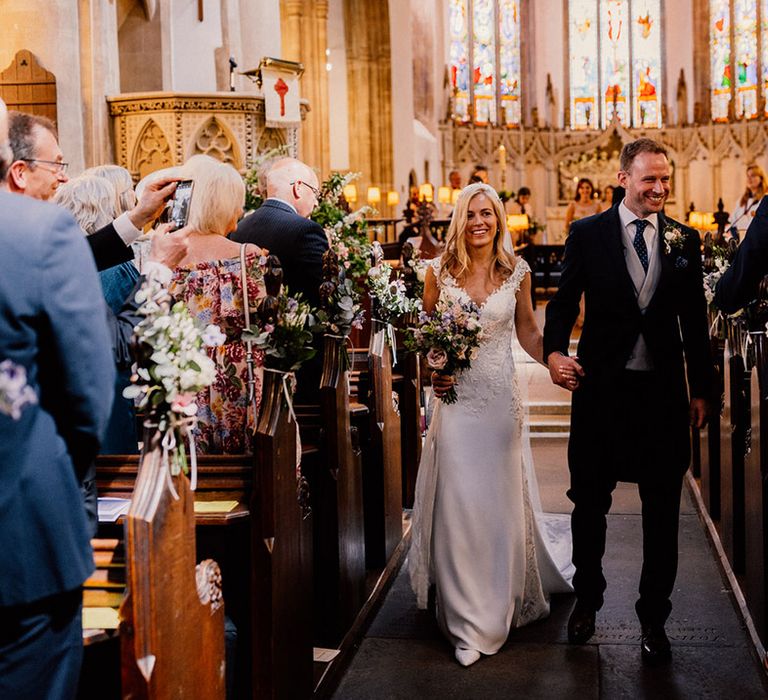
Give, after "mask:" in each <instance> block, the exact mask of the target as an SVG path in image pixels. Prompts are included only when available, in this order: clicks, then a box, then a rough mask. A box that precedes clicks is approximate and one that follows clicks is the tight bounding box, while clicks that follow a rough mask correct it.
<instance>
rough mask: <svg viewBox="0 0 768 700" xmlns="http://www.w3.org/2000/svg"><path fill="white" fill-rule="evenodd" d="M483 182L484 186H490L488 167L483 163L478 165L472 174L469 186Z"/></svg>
mask: <svg viewBox="0 0 768 700" xmlns="http://www.w3.org/2000/svg"><path fill="white" fill-rule="evenodd" d="M477 182H482V183H483V184H485V185H487V184H488V166H486V165H483V164H482V163H477V164H476V165H475V167H474V169H473V170H472V174H471V175H470V176H469V184H470V185H471V184H473V183H477Z"/></svg>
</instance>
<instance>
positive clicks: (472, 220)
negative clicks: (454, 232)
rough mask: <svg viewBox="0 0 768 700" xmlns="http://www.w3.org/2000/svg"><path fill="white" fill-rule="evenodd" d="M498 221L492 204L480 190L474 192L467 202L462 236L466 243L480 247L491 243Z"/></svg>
mask: <svg viewBox="0 0 768 700" xmlns="http://www.w3.org/2000/svg"><path fill="white" fill-rule="evenodd" d="M498 225H499V222H498V220H497V218H496V212H495V210H494V208H493V204H492V202H491V200H490V199H489V198H488V196H487V195H484V194H483V193H482V192H481V193H480V194H476V195H475V196H474V197H472V199H471V200H470V202H469V209H468V210H467V224H466V226H465V227H464V238H465V240H466V241H467V245H468V246H471V247H473V248H482V247H484V246H487V245H491V244H492V243H493V239H494V238H495V237H496V230H497V229H498Z"/></svg>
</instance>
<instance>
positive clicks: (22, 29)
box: [0, 0, 85, 172]
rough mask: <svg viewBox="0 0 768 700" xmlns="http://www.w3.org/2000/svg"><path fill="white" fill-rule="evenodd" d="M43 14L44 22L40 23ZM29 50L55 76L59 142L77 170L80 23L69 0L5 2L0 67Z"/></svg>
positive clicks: (80, 114)
mask: <svg viewBox="0 0 768 700" xmlns="http://www.w3.org/2000/svg"><path fill="white" fill-rule="evenodd" d="M41 18H45V25H44V26H41ZM20 49H29V50H30V51H31V52H32V53H33V54H34V55H35V56H36V57H37V59H38V61H39V62H40V64H41V65H42V66H43V68H45V70H48V71H51V72H52V73H53V74H54V75H55V76H56V90H57V113H58V128H59V140H60V143H61V148H62V150H63V152H64V157H65V159H66V160H67V161H69V162H70V163H71V164H72V169H73V170H74V171H75V172H77V171H78V170H81V169H82V167H83V163H84V160H85V154H84V150H83V129H84V124H83V109H82V99H81V97H82V93H81V82H80V81H81V77H80V21H79V15H78V12H76V11H75V12H73V8H72V3H71V2H68V1H67V0H3V3H2V22H0V67H1V69H3V70H4V69H5V68H6V67H7V66H8V64H10V63H11V61H12V60H13V58H14V56H15V55H16V52H17V51H19V50H20Z"/></svg>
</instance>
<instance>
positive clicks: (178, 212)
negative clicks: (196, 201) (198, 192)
mask: <svg viewBox="0 0 768 700" xmlns="http://www.w3.org/2000/svg"><path fill="white" fill-rule="evenodd" d="M194 184H195V183H194V182H193V181H192V180H180V181H179V182H178V183H177V184H176V192H175V193H174V195H173V199H172V200H171V201H170V202H169V204H170V210H169V216H168V221H169V222H171V223H172V224H173V225H174V227H175V228H176V229H180V228H184V226H186V225H187V220H188V219H189V207H190V205H191V204H192V188H193V186H194Z"/></svg>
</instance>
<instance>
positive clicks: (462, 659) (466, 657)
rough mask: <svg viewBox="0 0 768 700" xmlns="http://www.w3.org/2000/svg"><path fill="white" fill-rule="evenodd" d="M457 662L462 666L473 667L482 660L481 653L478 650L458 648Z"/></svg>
mask: <svg viewBox="0 0 768 700" xmlns="http://www.w3.org/2000/svg"><path fill="white" fill-rule="evenodd" d="M455 655H456V661H458V662H459V663H460V664H461V665H462V666H471V665H472V664H473V663H475V661H477V660H478V659H479V658H480V652H479V651H478V650H477V649H462V648H461V647H456V654H455Z"/></svg>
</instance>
